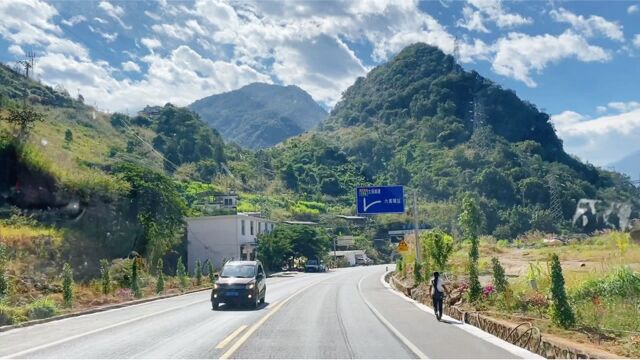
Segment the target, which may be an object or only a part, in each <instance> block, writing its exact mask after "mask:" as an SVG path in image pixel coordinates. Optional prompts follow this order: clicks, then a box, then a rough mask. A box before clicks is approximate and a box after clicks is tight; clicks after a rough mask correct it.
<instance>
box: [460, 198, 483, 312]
mask: <svg viewBox="0 0 640 360" xmlns="http://www.w3.org/2000/svg"><path fill="white" fill-rule="evenodd" d="M459 222H460V227H461V228H462V231H463V233H464V236H465V238H466V239H467V240H470V241H471V247H470V249H469V300H471V301H472V302H473V301H477V300H478V299H480V296H481V295H482V286H481V285H480V280H479V279H478V259H479V257H480V253H479V249H478V235H479V233H480V228H481V226H482V217H481V212H480V209H479V208H478V205H477V204H476V202H475V200H474V199H473V198H472V197H471V196H469V195H465V197H464V198H463V200H462V213H461V214H460V217H459Z"/></svg>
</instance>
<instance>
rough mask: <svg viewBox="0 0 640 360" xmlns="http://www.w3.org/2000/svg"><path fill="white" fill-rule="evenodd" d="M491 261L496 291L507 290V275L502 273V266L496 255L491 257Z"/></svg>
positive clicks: (502, 291)
mask: <svg viewBox="0 0 640 360" xmlns="http://www.w3.org/2000/svg"><path fill="white" fill-rule="evenodd" d="M491 263H492V264H493V284H494V285H495V287H496V291H497V292H499V293H504V292H505V291H507V287H508V286H509V282H508V281H507V277H506V275H505V273H504V268H503V267H502V264H500V261H499V260H498V258H497V257H494V258H492V259H491Z"/></svg>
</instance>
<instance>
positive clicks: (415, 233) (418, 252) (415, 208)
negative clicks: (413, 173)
mask: <svg viewBox="0 0 640 360" xmlns="http://www.w3.org/2000/svg"><path fill="white" fill-rule="evenodd" d="M413 236H415V238H416V262H418V263H419V262H421V260H422V256H421V255H422V254H421V249H420V247H421V246H420V241H419V238H418V194H417V190H415V189H414V190H413Z"/></svg>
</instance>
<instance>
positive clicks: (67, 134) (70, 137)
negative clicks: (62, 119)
mask: <svg viewBox="0 0 640 360" xmlns="http://www.w3.org/2000/svg"><path fill="white" fill-rule="evenodd" d="M64 141H66V142H67V144H68V143H70V142H72V141H73V132H72V131H71V129H67V130H66V131H65V132H64Z"/></svg>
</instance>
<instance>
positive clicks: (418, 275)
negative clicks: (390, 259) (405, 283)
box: [413, 259, 424, 284]
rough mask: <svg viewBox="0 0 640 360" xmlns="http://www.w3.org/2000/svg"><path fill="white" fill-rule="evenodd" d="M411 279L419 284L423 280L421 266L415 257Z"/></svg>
mask: <svg viewBox="0 0 640 360" xmlns="http://www.w3.org/2000/svg"><path fill="white" fill-rule="evenodd" d="M413 279H414V281H415V283H416V284H419V283H421V282H422V281H423V280H424V279H423V278H422V266H420V263H419V262H418V260H417V259H416V260H415V262H414V264H413Z"/></svg>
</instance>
